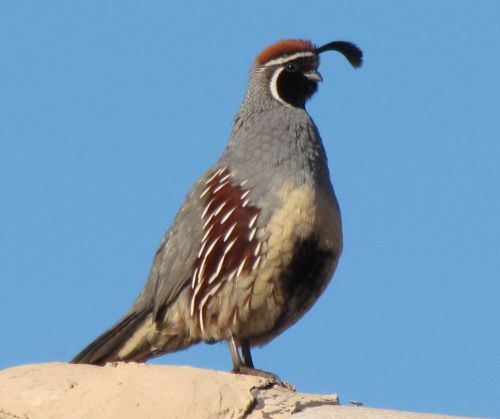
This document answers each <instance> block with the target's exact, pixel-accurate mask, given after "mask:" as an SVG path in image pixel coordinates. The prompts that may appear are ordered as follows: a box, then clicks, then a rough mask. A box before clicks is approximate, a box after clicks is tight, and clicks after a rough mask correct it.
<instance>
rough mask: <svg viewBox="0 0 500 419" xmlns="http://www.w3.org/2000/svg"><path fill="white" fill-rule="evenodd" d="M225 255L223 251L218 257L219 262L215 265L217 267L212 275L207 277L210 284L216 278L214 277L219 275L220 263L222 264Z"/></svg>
mask: <svg viewBox="0 0 500 419" xmlns="http://www.w3.org/2000/svg"><path fill="white" fill-rule="evenodd" d="M225 257H226V254H225V253H224V254H223V255H222V257H221V258H220V261H219V264H218V265H217V269H216V270H215V272H214V273H213V274H212V276H211V277H210V278H209V279H208V283H209V284H211V283H212V282H214V281H215V280H216V278H217V277H218V276H219V274H220V271H221V269H222V265H223V264H224V258H225Z"/></svg>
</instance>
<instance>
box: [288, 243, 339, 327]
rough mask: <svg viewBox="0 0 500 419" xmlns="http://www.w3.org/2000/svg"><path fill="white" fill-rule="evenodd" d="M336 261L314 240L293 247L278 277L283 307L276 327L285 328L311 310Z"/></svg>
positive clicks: (333, 256)
mask: <svg viewBox="0 0 500 419" xmlns="http://www.w3.org/2000/svg"><path fill="white" fill-rule="evenodd" d="M335 258H336V255H335V254H334V253H333V252H331V251H326V250H323V249H321V248H320V246H319V243H318V240H317V239H316V238H314V237H312V238H309V239H307V240H303V241H301V242H298V243H297V244H296V245H295V249H294V254H293V258H292V261H291V263H290V265H289V266H288V267H287V269H286V270H285V272H284V273H283V275H282V277H281V283H282V286H283V290H284V294H285V301H286V304H285V308H284V310H283V313H282V315H281V316H280V319H279V320H278V324H279V323H284V324H282V325H281V326H282V327H283V326H284V327H288V326H289V325H291V324H292V323H294V322H295V321H296V320H297V319H298V318H299V317H301V315H302V314H304V312H305V311H307V310H308V309H309V308H310V307H311V305H312V304H313V303H314V301H316V299H317V298H318V297H319V295H320V294H321V292H322V291H323V290H324V288H325V285H326V283H327V282H328V280H329V279H330V278H329V277H328V275H329V272H330V267H331V264H332V263H333V261H334V260H335ZM287 323H288V324H287Z"/></svg>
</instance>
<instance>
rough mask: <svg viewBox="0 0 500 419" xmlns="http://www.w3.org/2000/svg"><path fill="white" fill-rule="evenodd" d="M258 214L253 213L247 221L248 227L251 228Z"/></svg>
mask: <svg viewBox="0 0 500 419" xmlns="http://www.w3.org/2000/svg"><path fill="white" fill-rule="evenodd" d="M258 216H259V214H255V215H254V216H253V218H252V219H251V220H250V222H249V223H248V228H252V227H253V226H254V224H255V221H257V217H258Z"/></svg>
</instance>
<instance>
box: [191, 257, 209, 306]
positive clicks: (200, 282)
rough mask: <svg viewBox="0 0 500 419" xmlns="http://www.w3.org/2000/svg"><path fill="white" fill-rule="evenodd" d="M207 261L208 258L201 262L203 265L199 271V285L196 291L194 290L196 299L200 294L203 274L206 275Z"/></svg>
mask: <svg viewBox="0 0 500 419" xmlns="http://www.w3.org/2000/svg"><path fill="white" fill-rule="evenodd" d="M206 261H207V258H206V257H204V258H203V260H202V261H201V265H200V270H199V271H198V279H197V281H196V282H197V285H196V289H195V290H194V295H193V298H194V297H196V294H198V291H199V289H200V287H201V284H202V282H203V274H204V273H205V262H206Z"/></svg>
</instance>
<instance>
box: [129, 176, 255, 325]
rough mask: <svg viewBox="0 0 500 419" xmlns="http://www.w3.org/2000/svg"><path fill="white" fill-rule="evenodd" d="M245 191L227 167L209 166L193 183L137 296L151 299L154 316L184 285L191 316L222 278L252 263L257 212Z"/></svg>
mask: <svg viewBox="0 0 500 419" xmlns="http://www.w3.org/2000/svg"><path fill="white" fill-rule="evenodd" d="M250 192H251V190H250V189H247V188H246V187H245V184H244V183H243V184H242V183H241V182H239V181H238V180H237V179H236V178H235V177H234V172H232V171H231V170H230V168H228V167H215V168H213V169H211V170H210V171H208V172H207V174H206V175H205V176H203V177H202V178H201V179H200V180H199V181H198V182H197V183H196V184H195V186H194V187H193V189H192V190H191V192H190V193H189V194H188V196H187V197H186V200H185V203H184V205H183V207H182V208H181V211H180V212H179V213H178V214H177V216H176V218H175V220H174V222H173V223H172V226H171V228H170V229H169V230H168V232H167V233H166V235H165V237H164V239H163V240H162V242H161V243H160V247H159V249H158V251H157V253H156V255H155V258H154V261H153V266H152V269H151V273H150V276H149V280H148V283H147V285H146V287H145V290H144V291H143V294H147V295H145V296H142V295H141V296H140V297H139V299H141V298H144V297H145V298H146V299H149V300H150V299H151V297H153V299H154V311H153V313H154V318H155V319H156V320H159V319H160V318H161V317H162V313H163V312H164V310H166V309H168V306H169V305H170V303H171V302H172V301H174V299H175V298H176V296H177V295H178V294H179V292H180V291H181V290H182V289H184V288H185V287H191V289H192V294H191V315H195V313H197V312H198V311H199V310H201V309H202V308H203V304H204V301H206V298H208V297H209V296H211V295H213V294H214V293H216V292H217V291H218V289H219V288H220V287H221V286H222V284H223V282H224V278H228V277H230V278H233V279H237V278H238V276H239V275H242V274H245V273H248V272H249V271H251V270H252V269H255V268H256V267H257V265H258V264H259V261H260V254H259V252H260V247H261V246H260V244H259V241H258V238H257V234H256V232H257V219H258V217H259V213H260V210H259V209H258V208H256V207H255V206H252V204H251V201H250ZM150 301H151V300H150Z"/></svg>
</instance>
